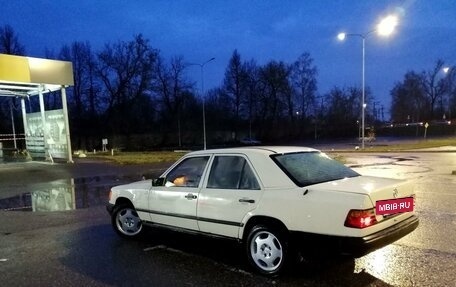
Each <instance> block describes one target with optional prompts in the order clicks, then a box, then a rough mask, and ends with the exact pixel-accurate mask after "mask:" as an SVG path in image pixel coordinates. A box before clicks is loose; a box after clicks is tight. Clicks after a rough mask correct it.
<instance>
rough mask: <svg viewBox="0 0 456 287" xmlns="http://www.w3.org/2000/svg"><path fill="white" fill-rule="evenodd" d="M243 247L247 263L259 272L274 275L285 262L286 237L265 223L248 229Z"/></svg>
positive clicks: (286, 251) (286, 256)
mask: <svg viewBox="0 0 456 287" xmlns="http://www.w3.org/2000/svg"><path fill="white" fill-rule="evenodd" d="M245 247H246V252H247V259H248V261H249V263H250V264H251V265H252V267H253V268H254V269H255V270H256V271H258V272H259V273H260V274H263V275H267V276H276V275H278V274H279V273H281V271H282V270H283V267H284V266H285V265H286V264H287V261H288V240H287V237H286V236H285V234H283V233H280V232H278V231H277V230H275V229H273V228H270V227H268V226H266V225H257V226H255V227H253V228H252V229H251V230H250V233H249V235H248V237H247V241H246V246H245Z"/></svg>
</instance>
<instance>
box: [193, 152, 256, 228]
mask: <svg viewBox="0 0 456 287" xmlns="http://www.w3.org/2000/svg"><path fill="white" fill-rule="evenodd" d="M261 194H262V191H261V188H260V184H259V181H258V179H257V176H256V174H255V173H254V170H253V168H252V166H251V164H250V163H249V161H248V159H247V157H245V156H244V155H239V154H232V155H215V156H214V158H213V160H212V164H211V169H210V171H209V173H208V178H207V180H206V182H205V184H204V186H203V188H202V189H201V191H200V194H199V198H198V209H197V216H198V225H199V229H200V230H201V231H203V232H207V233H212V234H217V235H222V236H228V237H237V236H238V233H239V228H240V227H241V223H242V220H243V218H244V217H245V215H246V214H247V213H248V212H249V211H251V210H253V209H255V208H256V206H257V205H258V201H259V199H260V197H261Z"/></svg>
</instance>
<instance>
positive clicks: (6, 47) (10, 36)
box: [0, 25, 25, 56]
mask: <svg viewBox="0 0 456 287" xmlns="http://www.w3.org/2000/svg"><path fill="white" fill-rule="evenodd" d="M0 53H3V54H9V55H19V56H23V55H25V48H24V46H23V45H22V44H21V43H20V42H19V37H18V35H17V34H16V33H15V32H14V29H13V28H12V27H11V26H10V25H5V26H3V27H0Z"/></svg>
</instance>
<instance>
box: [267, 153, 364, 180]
mask: <svg viewBox="0 0 456 287" xmlns="http://www.w3.org/2000/svg"><path fill="white" fill-rule="evenodd" d="M271 158H272V159H273V160H274V161H275V162H276V163H277V165H278V166H279V167H280V168H281V169H282V170H283V171H284V172H285V173H286V174H287V175H288V176H289V177H290V179H291V180H293V182H295V183H296V185H298V186H301V187H302V186H308V185H312V184H317V183H322V182H328V181H333V180H338V179H343V178H347V177H355V176H359V174H358V173H357V172H355V171H354V170H352V169H350V168H349V167H347V166H345V165H343V164H342V163H340V162H338V161H336V160H334V159H332V158H330V157H329V156H327V155H326V154H324V153H321V152H298V153H286V154H276V155H272V156H271Z"/></svg>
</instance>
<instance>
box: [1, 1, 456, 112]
mask: <svg viewBox="0 0 456 287" xmlns="http://www.w3.org/2000/svg"><path fill="white" fill-rule="evenodd" d="M390 13H396V14H397V15H398V16H399V26H398V27H397V29H396V31H395V32H394V34H393V35H391V36H389V37H388V38H383V37H379V36H377V34H375V33H372V34H369V36H368V37H367V38H366V86H369V87H371V89H372V92H373V94H374V97H375V99H376V100H377V101H380V102H381V103H382V104H384V105H385V109H388V108H389V104H390V98H391V97H390V95H389V91H390V90H391V89H392V88H393V85H394V84H395V83H396V82H398V81H401V80H402V79H403V76H404V74H405V73H406V72H407V71H409V70H414V71H417V72H421V71H423V70H430V69H432V68H433V67H434V65H435V62H436V61H437V60H438V59H442V60H443V61H445V62H446V63H447V64H448V65H456V21H455V18H456V1H454V0H412V1H410V0H408V1H381V0H358V1H354V0H334V1H329V0H308V1H304V0H302V1H298V0H295V1H286V0H277V1H268V0H263V1H262V0H249V1H247V0H246V1H236V0H231V1H219V0H212V1H199V0H187V1H185V0H179V1H172V0H169V1H153V0H134V1H132V0H130V1H127V0H109V1H108V0H106V1H105V0H78V1H75V0H71V1H70V0H48V1H46V0H0V25H1V26H3V25H5V24H9V25H11V26H12V27H13V28H14V30H15V31H16V33H17V34H18V35H19V40H20V42H21V43H22V44H24V45H25V47H26V52H27V55H29V56H34V57H44V51H45V49H46V48H47V49H48V50H51V51H54V52H55V53H57V52H58V51H59V50H60V47H61V46H62V45H64V44H71V43H72V42H73V41H88V42H90V43H91V45H92V48H93V49H94V50H95V51H99V50H101V49H102V48H103V46H104V44H105V43H114V42H117V41H118V40H125V41H130V40H132V39H133V36H134V35H136V34H139V33H142V34H143V35H144V37H145V38H147V39H149V40H150V43H151V45H152V46H153V47H154V48H157V49H159V50H160V51H161V54H162V55H163V56H164V57H165V58H166V59H169V58H171V57H172V56H183V57H184V58H185V60H186V61H188V62H195V63H202V62H204V61H206V60H208V59H210V58H212V57H215V61H213V62H211V63H209V64H207V65H206V66H205V68H204V72H205V80H204V81H205V86H206V87H207V88H211V87H215V86H219V85H220V84H221V82H222V79H223V76H224V72H225V68H226V66H227V63H228V60H229V58H230V57H231V55H232V53H233V51H234V49H237V50H238V52H239V53H240V55H241V59H242V60H250V59H255V60H256V61H257V63H258V64H260V65H261V64H265V63H266V62H268V61H270V60H276V61H284V62H286V63H292V62H293V61H295V60H296V59H297V58H298V57H299V55H300V54H302V53H304V52H308V53H310V55H311V57H312V58H313V59H314V63H315V65H316V66H317V67H318V70H319V76H318V92H319V94H321V95H323V94H325V93H327V92H328V91H329V90H330V89H331V88H332V87H334V86H338V87H347V86H358V87H361V59H362V42H361V38H358V37H350V38H347V39H346V40H345V41H344V42H340V41H338V40H337V38H336V36H337V34H338V33H339V32H341V31H344V32H347V33H361V34H365V33H367V32H369V31H371V30H373V29H375V27H376V24H378V22H379V20H380V19H381V18H382V17H384V16H386V15H388V14H390ZM191 69H192V67H189V75H190V77H191V78H192V79H193V80H195V81H199V79H200V78H199V75H200V74H199V70H198V69H199V68H198V67H197V66H195V67H194V68H193V70H194V71H192V70H191ZM442 76H443V75H442Z"/></svg>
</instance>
